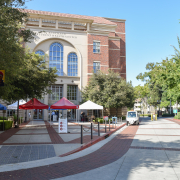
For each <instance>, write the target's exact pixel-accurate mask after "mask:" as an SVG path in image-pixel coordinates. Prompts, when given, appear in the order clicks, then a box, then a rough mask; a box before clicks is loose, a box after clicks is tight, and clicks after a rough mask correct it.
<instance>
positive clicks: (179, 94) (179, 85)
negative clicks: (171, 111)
mask: <svg viewBox="0 0 180 180" xmlns="http://www.w3.org/2000/svg"><path fill="white" fill-rule="evenodd" d="M178 44H179V49H180V40H179V37H178ZM173 48H174V50H175V54H174V55H172V58H171V59H168V58H166V59H165V60H162V62H160V63H156V64H154V63H148V64H147V65H146V69H147V70H149V71H148V72H145V73H144V74H142V73H140V74H139V75H138V76H137V79H141V80H142V81H146V83H148V84H149V85H150V90H151V95H150V96H151V97H152V96H154V98H152V100H153V99H154V100H153V101H154V103H156V102H157V100H158V99H159V100H160V99H161V107H162V106H168V105H169V103H168V101H169V100H170V99H171V101H172V102H173V103H175V102H176V104H177V103H178V102H179V101H180V76H179V74H180V50H178V49H177V48H175V47H174V46H173Z"/></svg>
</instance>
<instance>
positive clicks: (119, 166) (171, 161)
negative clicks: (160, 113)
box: [0, 118, 180, 180]
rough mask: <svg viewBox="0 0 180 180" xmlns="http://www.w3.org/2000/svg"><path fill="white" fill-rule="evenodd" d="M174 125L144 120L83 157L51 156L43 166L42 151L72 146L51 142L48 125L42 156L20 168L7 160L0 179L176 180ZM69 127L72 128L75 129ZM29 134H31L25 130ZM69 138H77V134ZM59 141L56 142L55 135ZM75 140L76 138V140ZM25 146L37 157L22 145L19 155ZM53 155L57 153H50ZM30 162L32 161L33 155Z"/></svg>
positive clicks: (178, 155) (178, 130)
mask: <svg viewBox="0 0 180 180" xmlns="http://www.w3.org/2000/svg"><path fill="white" fill-rule="evenodd" d="M179 124H180V122H179V121H176V120H173V119H163V118H160V119H158V121H150V120H149V118H144V119H141V123H140V125H139V126H135V125H133V126H128V127H127V126H124V127H122V128H121V129H119V130H117V131H116V132H115V133H113V134H112V135H111V136H109V137H108V138H106V139H104V140H101V141H99V142H97V143H96V144H94V145H92V146H90V147H88V148H86V149H83V150H82V151H78V152H76V153H73V154H70V155H66V156H64V157H58V156H57V154H56V156H54V157H49V158H46V159H44V160H42V159H41V157H43V158H45V155H46V156H47V157H48V156H49V151H48V150H47V149H48V148H47V147H48V146H50V147H51V146H52V147H54V144H53V143H55V145H59V144H58V142H59V143H60V142H61V143H62V144H61V146H63V145H67V144H68V142H71V143H72V142H73V140H72V139H70V138H69V137H61V139H58V138H57V139H56V138H55V137H56V136H55V135H54V136H53V135H52V134H55V133H56V126H54V127H53V126H52V127H50V126H49V124H47V125H46V128H47V129H48V128H49V130H47V131H48V134H49V136H50V139H51V141H53V143H52V142H49V143H48V144H43V145H42V144H41V145H39V148H42V151H44V152H46V153H42V155H40V154H38V155H40V156H38V157H39V160H34V161H33V159H31V161H29V162H21V163H20V161H19V163H16V162H14V161H13V160H12V159H11V161H9V162H11V163H15V164H6V165H5V164H4V165H1V166H0V179H33V180H34V179H62V180H73V179H78V180H92V179H105V180H112V179H113V180H114V179H116V180H117V179H123V180H127V179H128V180H131V179H132V180H134V179H135V180H136V179H137V180H140V179H153V180H155V179H158V180H159V179H166V180H167V179H171V180H172V179H173V180H174V179H179V178H180V173H179V168H180V161H179V160H180V145H179V144H180V143H179V142H180V125H179ZM72 126H75V127H76V128H77V125H76V124H75V125H72ZM40 127H41V128H42V126H40V125H39V128H40ZM76 128H74V129H76ZM25 129H28V128H27V126H25V125H24V127H23V128H22V129H21V130H22V131H21V130H19V131H17V130H16V129H12V131H14V132H11V136H10V137H9V138H8V139H10V138H12V137H13V136H19V135H14V134H21V133H20V132H22V134H24V133H25V132H23V131H24V130H25ZM74 129H73V128H72V129H71V131H74ZM87 129H88V128H87ZM28 130H30V128H29V129H28ZM40 131H41V133H42V134H43V133H45V130H42V129H41V130H40ZM101 132H102V133H101V134H103V132H104V129H103V128H102V129H101ZM36 133H37V132H32V130H31V132H29V134H30V136H31V135H33V134H36ZM94 133H95V131H94ZM25 134H26V133H25ZM45 134H46V133H45ZM50 134H51V135H50ZM56 134H57V133H56ZM70 134H71V133H70ZM74 134H78V133H77V131H76V133H74ZM1 135H3V133H1V134H0V136H1ZM57 135H58V134H57ZM102 136H103V135H102ZM102 136H101V137H102ZM52 137H54V140H52ZM58 137H60V136H59V135H58ZM101 137H100V138H101ZM74 138H75V137H74ZM8 139H5V138H4V141H3V142H2V141H1V144H3V145H2V147H1V151H2V150H3V149H2V148H4V147H6V145H4V144H5V143H7V144H9V142H8ZM77 139H78V138H77V137H76V140H77ZM62 140H63V141H64V142H62ZM67 140H68V142H67ZM31 141H32V140H31ZM31 141H29V143H32V142H31ZM65 141H66V142H65ZM78 141H79V139H78ZM74 142H75V139H74ZM71 143H69V144H71ZM77 144H78V143H77ZM79 145H80V144H79ZM8 146H9V147H8ZM8 146H7V147H8V148H11V147H12V146H10V145H8ZM27 146H31V150H32V149H33V151H35V152H37V148H34V147H35V144H31V145H30V144H29V145H25V144H24V143H23V145H20V146H19V151H20V150H22V149H24V148H25V147H27ZM80 146H81V145H80ZM80 146H79V147H80ZM15 147H16V148H17V147H18V146H17V145H16V146H15ZM76 148H77V147H76ZM76 148H74V149H76ZM45 149H46V150H45ZM4 150H5V149H4ZM71 150H72V149H71ZM71 150H70V151H71ZM17 152H18V150H17ZM39 152H40V151H39ZM51 152H52V151H51ZM54 152H55V153H56V149H55V148H54ZM22 154H23V153H22ZM51 155H52V154H51ZM59 155H60V154H59ZM34 156H36V157H37V155H35V154H34ZM22 157H24V156H22ZM30 157H31V156H30ZM32 157H33V155H32ZM21 159H23V158H21ZM0 161H1V160H0Z"/></svg>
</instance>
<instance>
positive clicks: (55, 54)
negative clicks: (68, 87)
mask: <svg viewBox="0 0 180 180" xmlns="http://www.w3.org/2000/svg"><path fill="white" fill-rule="evenodd" d="M49 67H56V69H57V75H59V76H63V75H64V73H63V46H62V45H61V44H60V43H53V44H51V46H50V52H49Z"/></svg>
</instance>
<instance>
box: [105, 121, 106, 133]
mask: <svg viewBox="0 0 180 180" xmlns="http://www.w3.org/2000/svg"><path fill="white" fill-rule="evenodd" d="M105 133H106V120H105Z"/></svg>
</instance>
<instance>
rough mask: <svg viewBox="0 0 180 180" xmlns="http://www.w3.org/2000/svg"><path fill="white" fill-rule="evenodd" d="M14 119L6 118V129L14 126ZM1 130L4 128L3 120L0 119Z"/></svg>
mask: <svg viewBox="0 0 180 180" xmlns="http://www.w3.org/2000/svg"><path fill="white" fill-rule="evenodd" d="M12 123H13V121H7V120H4V130H7V129H10V128H11V127H12ZM0 130H3V120H0Z"/></svg>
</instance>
